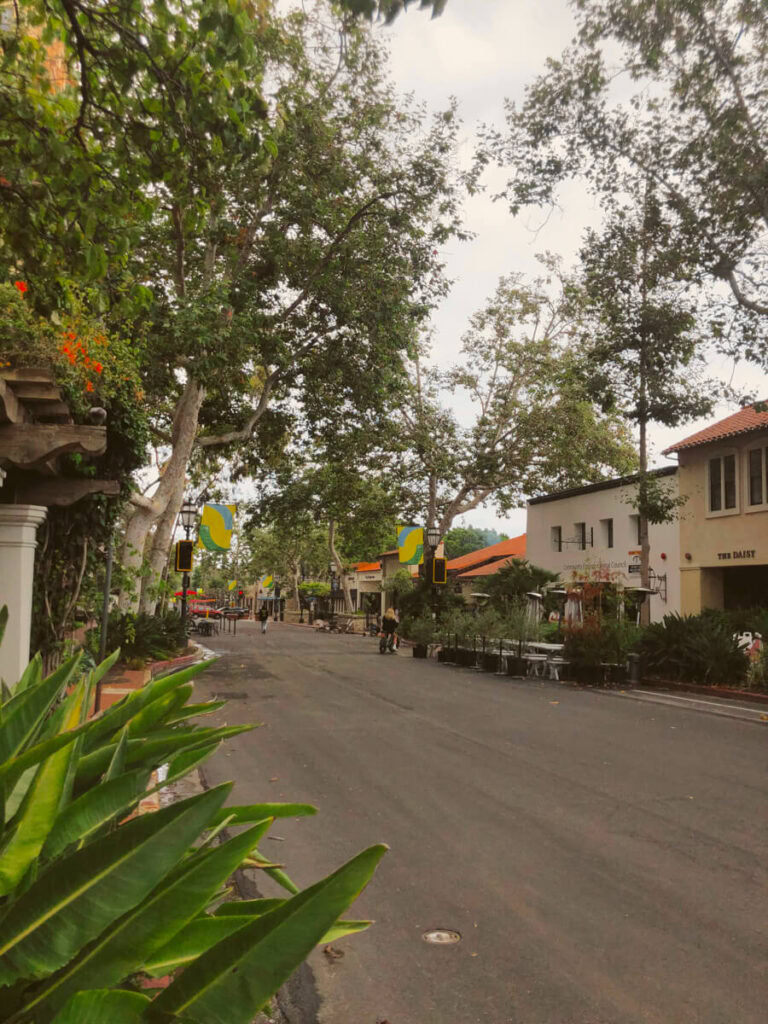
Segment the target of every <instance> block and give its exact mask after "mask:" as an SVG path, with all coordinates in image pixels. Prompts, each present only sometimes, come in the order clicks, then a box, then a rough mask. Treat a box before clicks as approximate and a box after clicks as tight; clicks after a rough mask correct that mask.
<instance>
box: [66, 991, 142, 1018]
mask: <svg viewBox="0 0 768 1024" xmlns="http://www.w3.org/2000/svg"><path fill="white" fill-rule="evenodd" d="M150 1004H151V1000H150V998H149V996H145V995H143V993H141V992H126V991H121V990H119V989H118V990H113V989H93V990H90V991H85V992H78V993H77V994H76V995H74V996H72V998H71V999H70V1000H69V1002H68V1003H67V1005H66V1006H65V1007H64V1009H63V1010H62V1011H61V1013H59V1014H57V1015H56V1017H55V1018H54V1020H53V1024H107V1022H109V1024H142V1021H144V1020H146V1018H145V1016H144V1011H145V1010H146V1009H147V1008H148V1007H149V1006H150Z"/></svg>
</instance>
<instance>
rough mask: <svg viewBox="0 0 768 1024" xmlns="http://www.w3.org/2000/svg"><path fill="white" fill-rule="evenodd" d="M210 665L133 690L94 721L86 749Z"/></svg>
mask: <svg viewBox="0 0 768 1024" xmlns="http://www.w3.org/2000/svg"><path fill="white" fill-rule="evenodd" d="M210 664H211V659H209V660H208V661H200V662H198V663H197V664H195V665H190V666H189V667H188V668H185V669H182V671H181V672H174V673H172V674H171V675H167V676H160V677H158V678H157V679H153V680H152V682H151V683H147V685H146V686H142V687H141V689H140V690H134V691H133V693H130V694H128V695H127V696H126V697H123V698H122V700H119V701H118V702H117V704H113V705H112V707H111V708H109V709H108V710H107V711H106V712H105V713H104V714H103V715H102V716H101V717H100V718H99V719H97V720H96V721H97V722H98V726H97V728H96V730H95V731H94V733H93V735H91V736H89V738H88V743H87V744H86V749H87V750H92V749H93V748H94V746H95V745H96V744H97V742H98V741H99V740H100V739H101V738H102V737H104V736H114V735H115V734H116V733H117V732H118V730H119V729H122V727H123V726H124V725H125V723H126V722H128V721H130V719H131V718H133V716H134V715H137V714H138V713H139V712H140V711H141V710H142V708H145V707H147V705H148V704H151V703H152V702H153V701H156V700H159V699H160V698H161V697H163V696H165V694H166V693H169V692H170V691H171V690H174V689H175V688H176V687H177V686H182V685H183V684H184V683H186V682H187V681H188V680H190V679H192V678H193V677H194V676H196V675H198V674H199V673H200V672H202V671H203V669H205V668H207V667H208V666H209V665H210Z"/></svg>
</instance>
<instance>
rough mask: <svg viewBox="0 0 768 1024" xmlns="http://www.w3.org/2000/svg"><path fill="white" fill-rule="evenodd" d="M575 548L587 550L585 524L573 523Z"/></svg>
mask: <svg viewBox="0 0 768 1024" xmlns="http://www.w3.org/2000/svg"><path fill="white" fill-rule="evenodd" d="M573 528H574V532H575V540H576V546H577V547H578V548H580V549H581V550H582V551H586V549H587V524H586V523H574V524H573Z"/></svg>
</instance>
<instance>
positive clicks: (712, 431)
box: [664, 405, 768, 455]
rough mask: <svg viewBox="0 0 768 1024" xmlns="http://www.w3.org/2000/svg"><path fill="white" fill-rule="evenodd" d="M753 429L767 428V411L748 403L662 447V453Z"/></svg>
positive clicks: (677, 450)
mask: <svg viewBox="0 0 768 1024" xmlns="http://www.w3.org/2000/svg"><path fill="white" fill-rule="evenodd" d="M753 430H768V412H758V411H757V410H756V409H755V407H754V405H748V406H746V407H745V408H744V409H739V411H738V412H735V413H733V415H732V416H726V417H725V419H724V420H718V422H717V423H713V424H712V425H711V426H709V427H705V428H704V429H703V430H699V431H698V432H697V433H695V434H691V436H690V437H686V438H685V439H684V440H682V441H678V442H677V444H673V445H670V447H669V448H665V449H664V454H665V455H667V454H669V452H679V451H681V450H682V449H683V448H695V447H696V446H697V445H700V444H709V442H710V441H721V440H723V439H724V438H726V437H736V436H737V435H739V434H748V433H750V432H751V431H753Z"/></svg>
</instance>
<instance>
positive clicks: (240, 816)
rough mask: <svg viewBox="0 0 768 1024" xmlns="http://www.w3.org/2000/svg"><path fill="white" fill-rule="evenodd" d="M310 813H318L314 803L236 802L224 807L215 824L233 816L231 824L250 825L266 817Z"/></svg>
mask: <svg viewBox="0 0 768 1024" xmlns="http://www.w3.org/2000/svg"><path fill="white" fill-rule="evenodd" d="M310 814H317V808H316V807H313V806H312V804H235V805H234V806H233V807H224V808H222V810H221V812H220V814H219V815H217V818H216V820H215V821H214V824H215V825H218V823H219V822H220V821H223V820H224V818H232V821H230V825H248V824H249V823H250V822H252V821H263V820H264V819H265V818H300V817H302V816H305V815H310Z"/></svg>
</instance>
